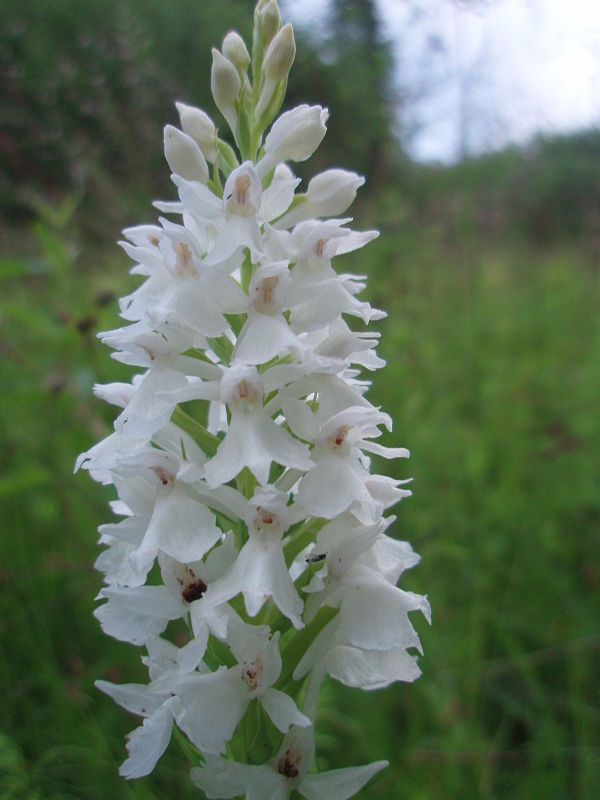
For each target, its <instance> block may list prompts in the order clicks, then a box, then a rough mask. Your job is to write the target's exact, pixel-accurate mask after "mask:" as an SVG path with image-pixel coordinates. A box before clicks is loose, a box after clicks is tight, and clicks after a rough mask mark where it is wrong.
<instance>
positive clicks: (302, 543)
mask: <svg viewBox="0 0 600 800" xmlns="http://www.w3.org/2000/svg"><path fill="white" fill-rule="evenodd" d="M326 522H327V520H325V519H321V518H320V517H311V519H308V520H307V521H306V522H305V523H304V524H303V525H301V526H300V528H299V529H298V530H297V531H296V532H295V533H294V534H293V536H292V537H291V539H290V541H289V542H288V543H287V544H286V545H285V547H284V548H283V554H284V556H285V563H286V564H287V566H288V567H289V566H290V565H291V564H292V562H293V561H294V559H295V558H296V556H297V555H298V554H299V553H301V552H302V551H303V550H304V548H305V547H308V545H309V544H310V543H311V542H312V541H313V539H314V537H315V535H316V534H317V533H318V532H319V531H320V530H321V528H322V527H323V525H325V523H326Z"/></svg>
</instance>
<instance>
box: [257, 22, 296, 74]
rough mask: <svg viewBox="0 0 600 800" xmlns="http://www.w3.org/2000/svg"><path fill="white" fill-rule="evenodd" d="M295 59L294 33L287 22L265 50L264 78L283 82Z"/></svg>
mask: <svg viewBox="0 0 600 800" xmlns="http://www.w3.org/2000/svg"><path fill="white" fill-rule="evenodd" d="M295 57H296V42H295V41H294V31H293V28H292V26H291V24H290V23H289V22H287V23H286V24H285V25H284V26H283V28H282V29H281V30H280V31H279V33H278V34H277V35H276V36H275V38H274V39H273V41H272V42H271V44H270V45H269V47H268V48H267V52H266V54H265V60H264V62H263V70H264V73H265V76H266V77H267V78H273V79H274V80H276V81H283V80H285V79H286V78H287V76H288V74H289V71H290V69H291V68H292V64H293V63H294V58H295Z"/></svg>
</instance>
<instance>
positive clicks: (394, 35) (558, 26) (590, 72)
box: [282, 0, 600, 161]
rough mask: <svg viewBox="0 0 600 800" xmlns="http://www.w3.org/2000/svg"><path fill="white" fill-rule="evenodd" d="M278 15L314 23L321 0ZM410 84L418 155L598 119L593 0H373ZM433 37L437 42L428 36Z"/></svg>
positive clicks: (599, 57) (445, 154)
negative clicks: (475, 3) (474, 1)
mask: <svg viewBox="0 0 600 800" xmlns="http://www.w3.org/2000/svg"><path fill="white" fill-rule="evenodd" d="M282 5H283V6H284V16H285V15H289V16H290V17H291V18H292V21H295V22H297V23H299V24H302V23H304V24H308V25H310V26H311V27H313V26H318V25H319V24H320V22H321V20H322V19H323V15H324V14H325V12H326V10H327V5H328V4H327V2H324V0H292V1H291V2H290V1H289V0H288V3H287V4H286V3H285V2H284V3H282ZM378 6H379V10H380V14H381V19H382V21H383V23H384V27H385V32H386V35H387V36H388V37H389V38H390V40H391V41H392V42H393V43H394V50H395V55H396V59H397V63H398V82H399V84H400V86H401V87H404V88H405V89H406V91H407V92H408V101H407V104H406V108H405V114H404V116H403V117H402V121H403V123H404V132H405V135H406V131H407V129H408V130H411V131H412V135H411V136H410V137H409V138H407V140H406V141H407V145H408V147H409V149H410V151H411V153H412V155H414V156H415V157H416V158H420V159H424V160H435V159H440V160H444V161H447V160H452V159H454V158H456V157H458V156H459V155H460V153H461V152H463V151H466V152H480V151H482V150H486V149H494V148H497V147H501V146H503V145H504V144H506V143H507V142H511V141H517V142H524V141H527V140H528V139H529V138H531V137H532V136H533V135H534V134H535V133H536V132H539V131H543V132H551V133H558V132H563V131H564V132H566V131H572V130H575V129H578V128H589V127H592V126H597V125H600V92H599V91H598V86H599V82H600V2H596V0H490V1H489V2H488V3H487V4H485V3H484V4H480V6H479V7H478V8H477V7H476V8H472V7H467V6H466V5H465V4H461V3H460V2H451V0H415V2H407V0H378ZM432 38H435V40H436V41H437V45H438V46H437V47H435V48H433V49H432V48H431V46H428V43H430V42H431V40H432Z"/></svg>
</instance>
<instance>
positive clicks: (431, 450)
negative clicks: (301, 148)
mask: <svg viewBox="0 0 600 800" xmlns="http://www.w3.org/2000/svg"><path fill="white" fill-rule="evenodd" d="M509 161H510V159H509ZM461 169H462V174H463V176H464V177H465V182H464V186H465V187H470V188H469V190H468V191H469V192H471V191H472V192H475V191H478V190H481V188H482V185H479V180H478V179H477V173H476V170H472V171H471V172H469V170H470V169H471V168H470V167H469V168H468V167H467V166H465V167H464V168H461ZM458 171H461V170H460V169H459V170H458ZM450 172H451V173H452V171H450ZM500 172H501V170H500V168H497V167H494V168H493V169H492V168H491V167H489V174H488V176H487V177H486V180H488V181H491V180H492V178H493V176H494V175H497V176H499V174H500ZM469 176H470V177H469ZM439 177H440V181H439V183H440V184H443V185H444V187H445V188H443V189H439V190H438V195H437V198H436V207H438V208H441V209H444V208H448V207H451V206H452V203H451V202H450V197H451V195H452V192H454V191H455V181H456V175H455V174H454V173H452V174H450V173H448V174H439ZM467 178H469V180H467ZM469 181H471V182H472V183H470V182H469ZM423 187H424V188H423ZM421 189H422V193H423V196H425V195H427V196H428V197H429V201H428V202H433V198H434V187H433V185H429V186H428V185H427V184H426V181H425V179H424V180H423V185H422V187H421ZM463 191H464V196H465V197H468V191H467V189H466V188H465V189H464V190H463ZM382 200H383V201H385V202H384V203H383V204H382V205H381V206H377V207H376V208H372V209H371V212H370V213H371V214H373V216H374V217H375V218H374V219H373V220H372V223H373V224H376V222H377V219H381V220H383V222H384V225H385V226H386V227H387V228H388V230H387V231H386V232H385V234H384V236H383V237H382V238H381V239H379V240H378V241H377V242H375V243H372V244H371V245H370V246H369V248H368V249H367V250H365V251H364V252H361V253H360V254H357V256H356V259H355V264H354V270H355V271H368V272H369V273H370V287H371V288H370V294H371V300H372V301H373V302H375V303H376V304H378V305H381V306H383V307H385V308H386V309H387V310H388V312H389V317H388V319H387V321H385V322H384V323H383V324H382V326H381V327H382V333H383V336H382V343H381V348H380V352H381V354H382V355H383V356H384V357H386V358H387V360H388V367H387V368H386V370H384V371H382V372H381V373H379V374H377V375H375V377H374V380H375V386H374V390H373V391H374V399H375V401H376V402H380V403H381V404H382V405H383V406H384V407H385V408H386V410H388V411H389V412H390V413H391V414H392V416H393V418H394V420H395V422H396V430H395V433H394V435H393V437H389V441H388V443H391V442H392V441H393V442H394V443H396V444H402V445H407V446H408V447H410V449H411V450H412V452H413V457H412V458H411V460H410V462H408V464H403V465H401V466H398V467H397V470H398V472H397V477H406V476H407V475H412V476H414V492H415V497H414V499H410V500H407V501H405V502H403V503H402V504H401V506H400V507H399V508H398V522H397V523H396V525H395V535H396V536H398V537H399V538H407V539H409V540H410V541H412V542H413V544H414V546H415V549H416V550H417V551H418V552H420V553H421V555H422V557H423V560H422V563H421V564H420V565H419V566H418V567H417V568H416V569H415V570H413V571H412V572H411V573H410V574H409V575H407V576H406V580H405V582H404V586H405V587H406V588H409V589H412V590H415V591H418V592H428V593H429V596H430V600H431V603H432V606H433V609H434V625H433V627H432V628H431V629H429V628H427V626H426V625H424V624H423V623H422V621H421V620H419V619H415V624H416V625H418V626H419V629H420V633H421V636H422V640H423V644H424V648H425V657H424V658H423V659H422V662H421V664H422V668H423V670H424V673H425V674H424V675H423V677H422V678H421V679H420V680H419V681H417V682H416V683H415V684H413V685H411V686H403V685H399V686H396V687H392V688H391V689H389V690H386V691H385V692H383V693H378V692H374V693H363V692H359V691H354V690H350V689H346V688H344V687H341V686H339V685H337V684H333V683H330V684H328V688H327V692H326V694H325V697H324V701H323V703H322V706H321V711H320V715H321V721H320V724H319V725H320V729H321V730H322V734H321V738H320V742H319V748H320V752H321V754H322V755H321V757H320V763H319V766H320V767H321V768H326V767H334V766H343V765H347V764H352V763H364V762H366V761H368V760H371V759H375V758H379V757H387V758H388V759H389V761H390V762H391V767H390V768H389V770H387V771H386V772H384V773H383V774H382V776H381V778H380V779H379V780H378V781H376V782H374V783H373V785H371V786H370V787H369V788H368V789H366V790H365V791H364V792H363V793H362V797H364V798H365V800H366V799H367V798H372V800H375V798H381V800H383V799H384V798H385V800H389V799H390V798H396V797H410V798H423V800H425V798H427V800H437V799H438V798H439V800H442V799H443V800H447V798H464V797H473V798H486V800H487V799H488V798H489V800H503V799H504V798H506V800H509V799H510V800H514V799H516V800H521V799H522V800H526V799H528V798H530V797H531V796H534V795H536V794H542V793H543V795H544V797H545V798H549V799H550V800H562V798H564V797H572V798H577V800H579V798H581V799H582V800H591V798H592V797H594V793H595V791H596V786H597V783H598V780H600V758H599V756H598V753H599V746H600V742H599V740H598V731H599V730H600V725H599V724H598V723H599V721H600V720H599V717H598V710H597V709H598V699H599V698H598V688H597V687H598V670H599V668H600V659H599V656H598V652H599V651H598V644H599V641H598V635H597V619H598V613H599V611H600V608H599V603H598V585H599V576H598V555H599V553H598V542H599V541H600V537H599V533H600V530H599V528H600V504H599V502H598V495H597V486H596V480H595V476H596V475H597V473H598V452H599V448H600V432H599V428H598V424H597V411H596V408H597V397H598V393H599V391H600V369H599V367H598V365H599V364H600V358H599V356H600V353H599V349H600V328H599V325H598V317H597V313H596V310H597V307H598V302H599V301H600V284H599V280H598V272H597V271H596V270H595V269H594V267H593V264H592V262H591V261H590V259H589V255H588V252H587V249H586V247H583V246H579V245H578V246H566V245H565V246H563V247H562V248H559V247H555V248H554V249H552V250H538V249H534V248H532V247H531V246H529V245H525V244H523V243H522V242H521V243H519V241H518V240H516V239H510V240H509V239H502V240H498V241H497V242H496V243H491V244H490V243H489V242H487V243H486V242H485V241H482V240H481V239H480V238H478V236H479V234H480V233H481V230H480V229H477V228H469V227H468V226H466V225H465V226H464V227H463V229H462V231H461V233H460V235H454V236H449V232H448V229H447V228H446V227H445V225H444V224H439V223H438V222H435V221H434V222H422V223H421V226H419V227H417V226H415V225H409V224H407V222H406V220H407V219H410V213H411V211H410V204H408V203H407V202H406V200H404V201H402V198H401V197H400V195H399V194H398V193H397V192H391V191H390V192H389V193H388V195H387V196H386V197H384V198H382ZM37 209H38V215H39V216H40V219H39V221H38V223H37V224H36V225H35V228H34V231H33V234H34V236H35V238H36V240H37V243H38V244H37V254H36V255H35V256H34V257H31V258H22V257H20V258H12V259H5V260H2V261H0V280H1V282H2V283H1V285H2V289H3V291H2V296H1V300H0V324H1V329H0V340H1V341H2V348H3V358H2V361H1V362H0V370H1V374H2V385H3V387H4V393H3V398H2V404H1V405H0V436H1V439H0V497H1V500H2V503H1V505H2V512H1V514H2V517H1V522H2V525H1V533H0V536H1V537H2V545H1V549H0V553H1V556H0V581H1V587H2V591H1V593H0V612H1V617H0V618H1V619H2V624H1V625H0V648H1V651H2V657H1V658H0V687H1V688H2V692H3V697H4V701H3V703H2V704H1V705H0V734H1V736H2V739H1V740H0V754H1V755H0V796H2V797H6V798H19V799H20V798H26V799H27V800H38V798H68V797H73V798H75V797H76V798H79V800H88V799H89V800H96V799H97V800H100V798H104V797H105V796H106V795H107V794H110V796H112V797H114V798H142V799H143V800H146V799H148V800H150V798H159V797H171V796H175V795H177V796H178V797H180V798H183V800H185V798H187V797H189V798H192V797H197V796H198V792H197V790H196V789H194V787H193V786H192V785H191V783H190V782H189V780H188V777H187V768H188V766H189V765H190V762H189V760H188V759H189V754H186V752H185V751H183V750H181V749H180V748H179V746H178V744H177V741H176V740H175V739H176V737H175V738H174V741H173V742H172V744H171V745H170V748H169V750H168V752H167V754H166V756H165V757H164V758H163V759H162V760H161V762H160V763H159V766H158V767H157V769H156V770H155V772H154V773H153V775H152V777H150V778H146V779H143V780H140V781H135V782H126V781H124V780H122V779H121V778H120V777H119V776H118V774H117V770H118V764H119V763H120V762H121V761H122V760H123V759H124V756H125V751H124V741H123V735H124V734H125V733H126V732H127V731H129V730H131V729H133V728H134V727H135V726H136V724H137V722H136V720H135V719H134V718H130V717H128V716H127V715H126V714H124V713H123V712H122V710H121V709H119V708H118V707H117V706H116V705H115V704H113V703H111V702H108V701H107V699H106V698H105V697H104V696H102V695H101V694H100V693H99V692H97V691H96V690H95V689H94V687H93V681H94V680H95V679H97V678H105V679H109V680H115V681H118V682H119V681H136V680H145V675H144V671H143V669H142V668H141V667H140V664H139V651H137V650H136V649H135V648H133V647H131V646H127V645H122V644H119V643H118V642H114V641H112V640H110V639H108V638H107V637H106V636H105V635H104V634H102V633H101V632H100V629H99V626H98V624H97V623H96V621H95V620H94V619H93V617H92V610H93V608H94V605H95V603H94V596H95V595H96V593H97V592H98V590H99V588H100V585H101V579H100V576H99V575H98V574H97V573H95V572H94V571H93V569H92V564H93V561H94V559H95V558H96V556H97V554H98V550H97V545H96V543H95V541H94V540H95V536H94V529H95V527H96V525H97V524H98V523H100V522H102V521H106V520H107V514H108V510H107V508H106V500H107V499H108V496H107V493H106V492H104V491H102V489H101V488H99V487H98V486H97V485H95V484H92V483H91V481H89V479H88V477H87V476H86V475H77V476H75V477H74V476H73V475H72V465H73V461H74V459H75V456H76V454H77V453H79V452H80V451H82V450H84V449H86V448H87V447H89V446H90V445H91V444H92V443H93V442H94V441H97V440H98V438H99V437H100V436H102V435H105V434H107V433H108V432H109V431H110V425H111V420H112V418H113V416H114V414H113V411H114V410H113V409H110V408H104V404H102V403H100V402H97V401H95V400H94V399H93V398H92V397H91V386H92V384H93V383H94V382H96V381H101V382H106V381H109V380H119V379H127V377H128V376H129V372H130V371H129V369H128V368H126V367H122V366H120V365H119V364H117V363H116V362H113V361H111V360H110V359H109V358H108V355H107V353H104V352H103V350H104V348H100V349H99V348H98V347H97V345H96V342H95V337H94V332H95V331H97V330H99V329H106V328H109V327H112V326H114V325H115V324H117V317H116V308H115V305H116V303H115V299H114V298H115V297H116V296H117V295H121V294H123V293H124V292H125V291H126V290H127V289H128V287H129V286H130V282H129V280H128V279H126V278H125V277H124V276H125V270H126V266H127V265H126V259H125V258H124V257H123V258H119V256H118V252H117V251H116V248H115V247H114V246H111V247H110V249H109V251H108V257H107V253H106V252H105V253H102V254H100V255H101V258H99V260H98V264H99V265H101V266H98V267H93V266H92V264H93V262H92V261H91V260H90V263H85V262H84V261H82V256H81V241H80V240H79V239H78V236H77V232H76V229H75V228H74V224H73V218H74V215H76V213H77V209H76V208H75V200H72V201H71V200H67V201H66V202H65V203H64V205H63V206H62V207H57V206H45V205H44V204H40V203H39V202H38V203H37ZM446 213H449V212H446ZM362 217H363V221H364V225H363V227H367V226H368V220H364V213H363V215H362ZM367 253H368V258H367ZM349 269H352V265H350V267H349ZM109 293H110V294H111V295H112V297H113V299H110V300H109ZM107 301H108V303H107ZM385 468H386V470H387V469H388V468H389V464H386V465H385Z"/></svg>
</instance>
